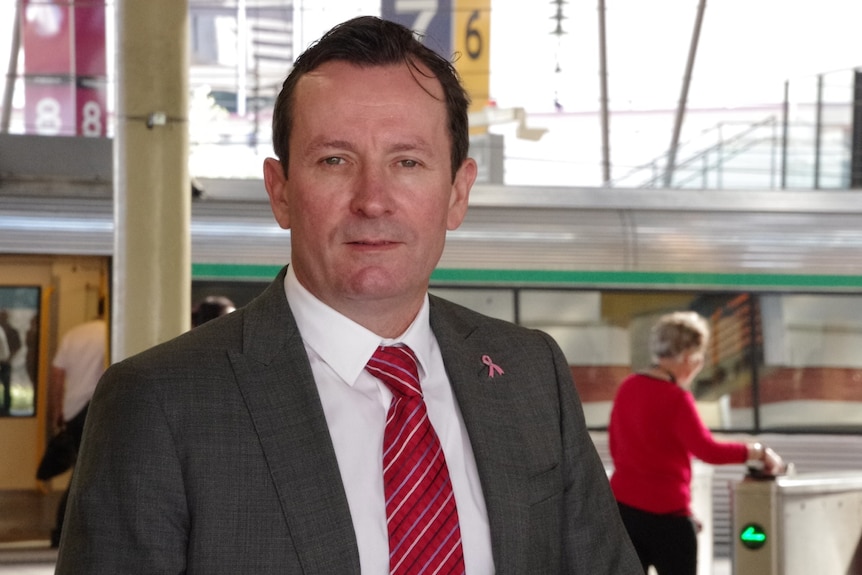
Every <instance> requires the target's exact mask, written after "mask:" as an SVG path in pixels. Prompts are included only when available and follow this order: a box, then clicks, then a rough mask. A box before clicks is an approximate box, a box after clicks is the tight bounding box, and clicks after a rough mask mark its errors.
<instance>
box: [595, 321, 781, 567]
mask: <svg viewBox="0 0 862 575" xmlns="http://www.w3.org/2000/svg"><path fill="white" fill-rule="evenodd" d="M708 339H709V326H708V324H707V322H706V320H705V319H704V318H702V317H701V316H699V315H698V314H696V313H694V312H676V313H672V314H668V315H665V316H662V317H661V318H660V319H659V321H658V323H657V324H656V325H655V326H654V327H653V329H652V332H651V333H650V343H649V345H650V355H651V358H652V362H653V364H652V365H651V366H650V368H649V369H647V370H645V371H642V372H639V373H635V374H632V375H630V376H628V377H627V378H626V379H625V380H623V382H622V383H621V384H620V387H619V389H618V390H617V394H616V398H615V399H614V404H613V409H612V410H611V418H610V424H609V427H608V435H609V441H610V450H611V456H612V457H613V461H614V473H613V475H612V476H611V480H610V481H611V488H612V489H613V492H614V495H615V497H616V499H617V503H618V504H619V508H620V514H621V515H622V518H623V522H624V523H625V525H626V529H627V530H628V532H629V536H630V537H631V539H632V543H634V546H635V549H636V550H637V552H638V556H639V557H640V560H641V564H642V565H643V568H644V573H646V572H647V569H648V568H649V566H650V565H652V566H654V567H655V569H656V571H657V572H658V574H659V575H694V574H695V573H696V572H697V526H696V521H695V520H694V519H693V518H692V514H691V485H690V484H691V458H692V457H697V458H698V459H700V460H702V461H704V462H706V463H710V464H713V465H715V464H723V463H743V462H745V461H755V460H757V461H762V462H763V465H764V470H765V471H766V472H767V473H771V474H777V473H780V472H781V471H782V469H783V466H784V464H783V462H782V460H781V458H780V457H779V456H778V455H777V454H776V453H775V452H774V451H773V450H772V449H769V448H767V447H764V446H763V445H762V444H760V443H736V442H722V441H716V440H715V439H714V438H713V437H712V434H711V433H710V432H709V429H708V428H707V427H706V426H705V425H704V424H703V422H702V421H701V419H700V416H699V415H698V413H697V408H696V407H695V403H694V397H693V396H692V394H691V392H690V388H691V384H692V382H693V381H694V378H695V377H696V376H697V374H698V373H700V370H701V369H702V368H703V362H704V352H705V351H706V344H707V341H708Z"/></svg>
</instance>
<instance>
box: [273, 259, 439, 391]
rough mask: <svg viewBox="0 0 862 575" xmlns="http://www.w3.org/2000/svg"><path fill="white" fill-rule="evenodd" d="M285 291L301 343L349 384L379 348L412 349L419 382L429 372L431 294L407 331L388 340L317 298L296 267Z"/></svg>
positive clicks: (290, 271)
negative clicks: (429, 301) (398, 347)
mask: <svg viewBox="0 0 862 575" xmlns="http://www.w3.org/2000/svg"><path fill="white" fill-rule="evenodd" d="M284 291H285V295H286V296H287V302H288V305H289V306H290V310H291V311H292V312H293V317H294V318H295V319H296V326H297V328H298V329H299V333H300V334H301V335H302V341H303V342H304V343H305V345H306V346H308V347H310V348H311V349H312V350H314V352H315V353H316V354H317V355H318V356H320V358H321V359H322V360H323V361H324V362H325V363H326V364H327V365H329V367H331V368H332V370H333V371H335V373H336V374H338V376H339V377H341V379H343V380H344V381H345V382H346V383H347V384H348V385H351V386H352V385H353V384H354V383H355V382H356V379H357V378H358V377H359V375H360V374H361V373H362V371H363V370H364V369H365V364H366V363H368V360H369V359H371V356H372V355H373V354H374V351H375V350H376V349H377V346H379V345H394V344H396V343H403V344H404V345H407V346H409V347H410V349H412V350H413V352H414V354H415V355H416V359H417V362H418V364H419V378H420V380H421V379H422V377H423V376H424V374H425V373H426V369H425V366H427V365H428V361H429V358H430V356H431V350H432V340H433V337H434V335H433V332H432V331H431V323H430V321H429V315H430V312H429V303H428V294H425V299H424V301H423V302H422V307H421V308H420V310H419V313H418V314H416V318H414V320H413V322H412V323H411V324H410V326H409V327H408V328H407V330H406V331H405V332H404V333H403V334H402V335H401V336H399V337H396V338H393V339H388V338H381V337H380V336H379V335H377V334H375V333H374V332H372V331H371V330H369V329H366V328H365V327H363V326H361V325H359V324H358V323H356V322H355V321H353V320H351V319H350V318H348V317H347V316H345V315H342V314H341V313H339V312H337V311H335V310H334V309H332V308H331V307H329V306H328V305H326V304H325V303H323V302H322V301H320V300H319V299H317V297H315V296H314V295H313V294H312V293H311V292H310V291H308V290H307V289H305V287H304V286H303V285H302V284H300V283H299V280H298V279H296V274H295V273H294V272H293V266H288V268H287V273H286V274H285V278H284Z"/></svg>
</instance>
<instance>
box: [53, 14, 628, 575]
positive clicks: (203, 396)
mask: <svg viewBox="0 0 862 575" xmlns="http://www.w3.org/2000/svg"><path fill="white" fill-rule="evenodd" d="M467 105H468V98H467V96H466V94H465V93H464V90H463V88H462V87H461V85H460V83H459V80H458V77H457V74H456V73H455V71H454V69H453V68H452V66H451V64H450V63H449V62H448V61H446V60H445V59H442V58H440V57H439V56H437V55H436V54H435V53H434V52H432V51H431V50H429V49H427V48H425V47H424V46H423V45H422V44H421V43H420V42H419V41H418V40H417V39H416V37H415V36H414V35H413V34H412V33H411V32H410V31H409V30H407V29H405V28H403V27H402V26H399V25H397V24H394V23H391V22H385V21H383V20H380V19H377V18H372V17H361V18H356V19H353V20H351V21H348V22H346V23H344V24H341V25H339V26H336V27H335V28H333V29H332V30H331V31H330V32H328V33H327V34H326V35H325V36H324V37H323V38H322V39H321V40H320V41H319V42H318V43H317V44H315V45H313V46H312V47H311V48H309V49H308V50H307V51H306V52H305V53H304V54H303V55H302V56H301V57H300V58H299V59H298V60H297V62H296V64H295V66H294V69H293V70H292V72H291V73H290V75H289V76H288V78H287V80H286V81H285V83H284V87H283V89H282V92H281V94H280V95H279V97H278V100H277V102H276V106H275V111H274V117H273V145H274V148H275V151H276V155H277V156H278V160H275V159H268V160H267V161H266V162H265V165H264V182H265V185H266V189H267V192H268V194H269V197H270V202H271V205H272V209H273V213H274V215H275V218H276V220H277V221H278V222H279V224H280V225H281V226H282V227H283V228H286V229H290V230H291V264H290V265H289V266H288V267H286V268H285V269H283V270H282V272H281V273H280V274H279V276H278V277H277V278H276V279H275V281H274V282H273V283H272V284H271V285H270V287H269V288H268V289H267V290H266V291H265V292H264V293H263V294H262V295H261V296H260V297H258V298H257V299H255V300H254V301H253V302H251V303H250V304H249V305H248V306H246V307H244V308H241V309H239V310H238V311H236V312H234V313H232V314H229V315H227V316H225V317H222V318H218V319H216V320H213V321H212V322H209V323H207V324H206V325H204V326H201V327H199V328H195V329H194V330H192V331H191V332H189V333H187V334H184V335H182V336H180V337H178V338H176V339H174V340H172V341H170V342H168V343H165V344H162V345H159V346H157V347H155V348H153V349H151V350H149V351H146V352H144V353H142V354H139V355H138V356H135V357H132V358H130V359H128V360H125V361H123V362H121V363H118V364H116V365H114V366H112V367H111V368H110V369H109V370H108V372H107V373H106V374H105V376H104V378H103V381H102V382H101V383H100V385H99V387H98V389H97V392H96V395H95V397H94V399H93V401H92V403H91V407H90V413H89V416H88V420H87V428H86V431H85V437H84V445H83V449H82V454H81V459H80V461H79V462H78V466H77V469H76V472H75V478H74V481H73V485H72V494H71V499H70V504H69V509H68V514H67V520H66V528H65V530H64V533H63V540H62V542H61V548H60V554H59V559H58V565H57V573H60V574H67V573H98V574H103V573H141V574H144V573H146V574H153V573H201V574H207V575H212V574H218V573H224V574H231V575H234V574H236V573H249V574H264V573H286V574H294V573H295V574H300V573H301V574H305V575H309V574H327V575H342V574H354V573H363V574H366V575H368V574H380V575H382V574H385V573H390V552H391V551H392V550H391V549H390V546H391V544H390V535H389V534H388V532H387V531H388V529H389V527H388V526H387V524H388V523H389V518H388V516H387V512H388V505H387V502H386V501H385V496H384V476H385V475H384V470H383V469H382V467H383V463H382V462H383V455H382V453H381V451H382V446H383V442H384V439H383V438H384V427H385V426H386V425H388V423H387V409H388V406H389V405H390V403H392V404H393V405H394V403H395V399H394V397H393V392H392V391H390V390H389V388H388V387H387V385H383V384H382V383H381V381H380V380H379V379H377V378H375V377H374V375H372V374H371V373H370V372H369V371H368V370H367V369H365V366H366V363H367V362H368V361H369V358H371V357H372V354H376V352H375V350H376V349H377V348H378V346H401V347H402V348H403V347H408V348H409V349H410V350H412V354H413V355H414V356H415V359H416V363H417V364H418V368H417V369H418V380H419V381H420V383H421V390H422V396H423V398H422V400H420V401H424V404H425V406H427V419H428V420H430V422H431V424H432V425H433V428H434V430H435V432H436V436H437V437H439V444H440V445H441V446H442V451H443V453H444V455H445V463H444V464H443V465H444V466H448V476H449V477H451V480H450V481H448V479H447V481H448V483H449V484H450V487H448V488H449V489H450V490H451V492H452V493H453V494H454V500H455V502H456V507H457V514H456V515H457V518H456V522H457V524H458V530H459V532H460V541H459V543H458V554H459V560H458V563H457V565H458V566H457V567H456V568H453V570H452V571H451V572H454V573H469V574H470V575H474V574H475V575H480V574H491V573H498V574H501V575H502V574H513V575H537V574H542V573H549V574H550V573H554V574H556V573H580V574H586V575H598V574H626V575H628V574H635V573H638V572H639V571H640V564H639V562H638V560H637V557H636V555H635V554H634V551H633V549H632V547H631V544H630V542H629V539H628V537H627V535H626V534H625V531H624V529H623V527H622V523H621V521H620V519H619V515H618V511H617V506H616V503H615V502H614V499H613V497H612V495H611V493H610V490H609V487H608V482H607V478H606V475H605V471H604V469H603V467H602V465H601V462H600V460H599V458H598V456H597V454H596V451H595V448H594V446H593V444H592V442H591V440H590V437H589V435H588V432H587V430H586V427H585V423H584V417H583V412H582V408H581V405H580V403H579V400H578V397H577V394H576V392H575V389H574V386H573V384H572V380H571V372H570V369H569V366H568V364H567V362H566V360H565V358H564V357H563V354H562V353H561V351H560V349H559V347H558V346H557V345H556V344H555V343H554V341H553V340H552V339H551V338H550V337H548V336H547V335H545V334H542V333H540V332H536V331H531V330H527V329H524V328H521V327H517V326H514V325H512V324H508V323H505V322H501V321H499V320H495V319H491V318H487V317H484V316H482V315H479V314H477V313H474V312H471V311H469V310H467V309H464V308H462V307H459V306H457V305H454V304H452V303H449V302H446V301H444V300H442V299H438V298H435V297H432V296H429V295H428V293H427V289H428V282H429V278H430V275H431V272H432V270H433V269H434V266H435V265H436V264H437V261H438V260H439V258H440V255H441V253H442V250H443V245H444V240H445V234H446V230H447V229H454V228H456V227H458V225H460V223H461V221H462V220H463V218H464V215H465V213H466V210H467V203H468V196H469V192H470V188H471V187H472V184H473V182H474V180H475V177H476V171H477V167H476V163H475V162H474V161H473V160H472V159H470V158H468V157H467V149H468V126H467ZM387 493H388V492H387ZM462 552H463V558H461V557H460V555H461V553H462ZM391 567H392V573H395V572H402V573H406V574H413V573H422V572H424V571H423V570H422V569H421V568H420V567H419V566H418V564H413V565H411V566H409V567H406V568H403V569H401V570H400V571H398V569H399V566H397V565H395V564H394V562H393V565H392V566H391ZM401 567H403V565H402V566H401Z"/></svg>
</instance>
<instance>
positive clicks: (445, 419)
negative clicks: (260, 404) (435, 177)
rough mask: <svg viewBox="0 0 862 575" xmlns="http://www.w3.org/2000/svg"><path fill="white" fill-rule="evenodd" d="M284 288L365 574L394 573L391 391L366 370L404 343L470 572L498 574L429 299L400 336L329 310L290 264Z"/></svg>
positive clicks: (470, 574) (469, 449)
mask: <svg viewBox="0 0 862 575" xmlns="http://www.w3.org/2000/svg"><path fill="white" fill-rule="evenodd" d="M284 289H285V293H286V295H287V301H288V303H289V305H290V309H291V311H292V312H293V315H294V318H296V324H297V326H298V328H299V333H300V334H301V335H302V340H303V343H304V344H305V350H306V352H307V353H308V358H309V360H310V361H311V370H312V372H313V373H314V380H315V383H316V384H317V390H318V392H319V394H320V400H321V402H322V404H323V411H324V413H325V415H326V423H327V425H328V427H329V433H330V435H331V436H332V442H333V445H334V447H335V456H336V458H337V459H338V468H339V470H340V472H341V479H342V482H343V483H344V490H345V492H346V493H347V503H348V505H349V506H350V515H351V518H352V520H353V529H354V531H355V533H356V540H357V544H358V546H359V562H360V565H361V568H362V573H363V574H364V575H376V574H381V575H383V574H388V573H389V535H388V532H387V529H386V506H385V503H384V495H383V453H382V451H383V428H384V426H385V423H386V413H387V411H388V409H389V403H390V401H391V399H392V392H391V391H389V389H388V388H387V387H386V385H384V384H383V383H382V382H381V381H380V380H378V379H377V378H376V377H374V376H373V375H371V374H370V373H368V372H367V371H365V364H366V363H367V362H368V360H369V359H371V356H372V355H373V354H374V351H375V350H376V349H377V346H379V345H392V344H394V343H404V344H405V345H407V346H409V347H410V348H411V349H412V350H413V352H414V353H415V354H416V358H417V359H418V363H419V380H420V383H421V386H422V392H423V395H424V398H425V404H426V406H427V408H428V418H429V419H430V420H431V423H432V425H433V426H434V429H435V430H436V431H437V435H438V436H439V438H440V442H441V443H442V445H443V452H444V454H445V456H446V464H447V466H448V467H449V475H450V477H451V479H452V488H453V491H454V493H455V501H456V503H457V506H458V518H459V520H460V526H461V540H462V545H463V548H464V564H465V567H466V571H467V574H468V575H486V574H492V573H494V561H493V557H492V554H491V532H490V528H489V526H488V513H487V510H486V508H485V498H484V496H483V495H482V487H481V484H480V483H479V473H478V471H477V469H476V460H475V458H474V456H473V448H472V446H471V445H470V438H469V437H468V436H467V430H466V428H465V427H464V421H463V418H462V416H461V411H460V409H459V408H458V404H457V402H456V401H455V397H454V395H453V393H452V386H451V385H450V384H449V379H448V377H447V375H446V369H445V367H444V366H443V357H442V356H441V354H440V348H439V346H438V344H437V339H436V338H435V337H434V333H433V332H432V331H431V324H430V323H429V304H428V297H427V296H426V297H425V303H424V304H423V306H422V309H421V310H420V311H419V314H418V315H417V316H416V319H414V321H413V323H412V324H411V325H410V327H409V328H407V331H405V332H404V333H403V334H402V335H401V336H400V337H398V338H395V339H381V338H380V336H378V335H375V334H374V333H373V332H371V331H369V330H367V329H365V328H364V327H362V326H361V325H359V324H357V323H355V322H354V321H352V320H350V319H349V318H347V317H345V316H343V315H341V314H340V313H338V312H337V311H335V310H334V309H332V308H330V307H329V306H327V305H326V304H324V303H323V302H321V301H320V300H318V299H317V298H316V297H315V296H314V295H312V294H311V293H310V292H309V291H308V290H306V289H305V288H304V287H303V286H302V285H301V284H300V283H299V281H298V280H297V279H296V275H295V274H294V273H293V268H292V267H288V269H287V275H286V277H285V280H284Z"/></svg>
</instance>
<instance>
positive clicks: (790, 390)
mask: <svg viewBox="0 0 862 575" xmlns="http://www.w3.org/2000/svg"><path fill="white" fill-rule="evenodd" d="M760 299H761V302H762V303H761V308H762V323H763V342H764V345H763V358H762V359H763V361H762V365H761V366H760V368H759V369H758V384H759V386H758V387H759V390H758V393H759V398H758V399H759V405H760V409H759V415H760V422H759V427H760V428H761V429H764V430H772V431H775V430H786V429H809V430H812V429H817V430H835V431H842V430H851V429H855V430H858V429H859V428H860V427H862V353H860V351H859V350H860V349H862V296H857V295H839V294H836V295H805V294H782V295H769V296H761V298H760Z"/></svg>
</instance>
